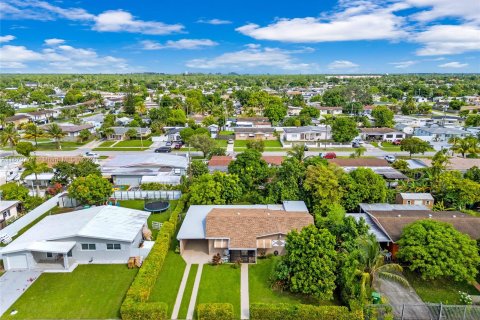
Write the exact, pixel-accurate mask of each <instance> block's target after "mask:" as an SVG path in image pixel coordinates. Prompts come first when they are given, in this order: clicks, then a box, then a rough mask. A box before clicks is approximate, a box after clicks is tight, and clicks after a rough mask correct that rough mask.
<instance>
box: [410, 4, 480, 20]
mask: <svg viewBox="0 0 480 320" xmlns="http://www.w3.org/2000/svg"><path fill="white" fill-rule="evenodd" d="M406 3H408V4H409V5H412V6H414V7H417V8H422V9H425V8H428V9H427V10H422V11H420V12H418V13H415V14H413V15H411V18H413V19H415V20H417V21H421V22H430V21H434V20H437V19H440V18H446V17H449V18H460V19H463V20H466V21H476V22H480V14H479V12H480V4H479V2H478V0H455V1H452V0H406Z"/></svg>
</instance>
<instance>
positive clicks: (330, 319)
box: [250, 303, 363, 320]
mask: <svg viewBox="0 0 480 320" xmlns="http://www.w3.org/2000/svg"><path fill="white" fill-rule="evenodd" d="M250 319H251V320H257V319H258V320H296V319H302V320H317V319H322V320H363V312H362V311H361V310H358V311H349V310H348V308H347V307H339V306H312V305H306V304H286V303H279V304H266V303H254V304H251V305H250Z"/></svg>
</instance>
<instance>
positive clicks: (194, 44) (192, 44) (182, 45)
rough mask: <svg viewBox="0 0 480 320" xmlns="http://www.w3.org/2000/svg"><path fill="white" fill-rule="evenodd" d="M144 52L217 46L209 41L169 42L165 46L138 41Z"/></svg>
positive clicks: (187, 40)
mask: <svg viewBox="0 0 480 320" xmlns="http://www.w3.org/2000/svg"><path fill="white" fill-rule="evenodd" d="M140 44H141V45H142V46H143V49H144V50H161V49H185V50H192V49H201V48H205V47H213V46H216V45H218V43H217V42H215V41H212V40H210V39H180V40H177V41H173V40H169V41H167V42H166V43H165V44H161V43H158V42H156V41H151V40H144V41H140Z"/></svg>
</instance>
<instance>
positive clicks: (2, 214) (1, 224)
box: [0, 200, 20, 229]
mask: <svg viewBox="0 0 480 320" xmlns="http://www.w3.org/2000/svg"><path fill="white" fill-rule="evenodd" d="M19 204H20V201H16V200H10V201H7V200H0V229H3V228H5V227H6V226H7V221H8V220H10V219H15V218H17V216H18V210H17V209H18V205H19Z"/></svg>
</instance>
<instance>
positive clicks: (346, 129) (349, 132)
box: [332, 117, 359, 142]
mask: <svg viewBox="0 0 480 320" xmlns="http://www.w3.org/2000/svg"><path fill="white" fill-rule="evenodd" d="M358 132H359V131H358V129H357V122H356V121H355V119H354V118H347V117H339V118H336V119H335V120H334V121H333V124H332V138H333V140H334V141H336V142H350V141H352V139H353V138H355V137H356V136H357V135H358Z"/></svg>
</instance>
